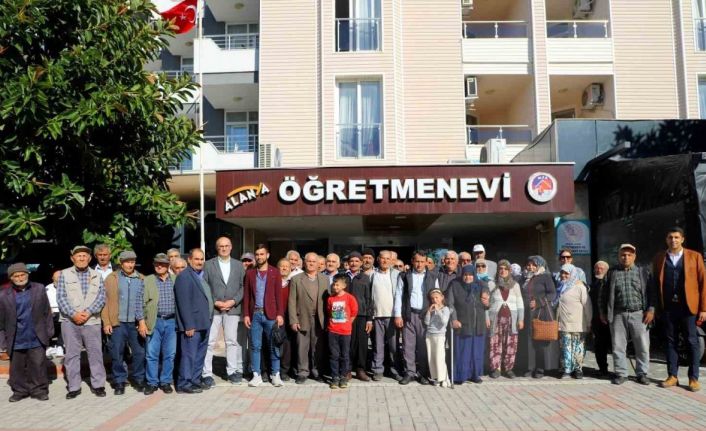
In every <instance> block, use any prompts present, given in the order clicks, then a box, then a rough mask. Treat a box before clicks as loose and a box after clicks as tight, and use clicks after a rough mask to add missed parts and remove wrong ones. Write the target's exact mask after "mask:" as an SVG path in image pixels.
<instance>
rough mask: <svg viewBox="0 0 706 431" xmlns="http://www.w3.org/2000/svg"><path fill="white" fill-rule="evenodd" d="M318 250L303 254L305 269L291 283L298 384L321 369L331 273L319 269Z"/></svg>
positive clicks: (290, 313)
mask: <svg viewBox="0 0 706 431" xmlns="http://www.w3.org/2000/svg"><path fill="white" fill-rule="evenodd" d="M318 265H319V257H318V255H317V254H316V253H313V252H312V253H307V254H306V255H305V256H304V271H305V272H304V273H302V274H299V275H296V276H294V278H292V280H291V282H290V286H289V307H288V309H289V324H290V325H291V327H292V330H293V331H295V332H296V334H297V343H296V344H297V358H298V363H299V366H298V367H297V380H296V383H297V384H302V383H305V382H306V379H307V377H309V376H310V375H311V377H313V378H314V379H318V378H319V377H321V375H320V373H319V371H320V369H321V368H320V366H321V358H322V356H323V355H322V353H323V340H324V337H323V331H324V329H323V328H324V307H325V305H324V303H325V302H326V297H327V296H328V277H327V276H325V275H324V274H322V273H320V272H319V270H318V269H319V268H318Z"/></svg>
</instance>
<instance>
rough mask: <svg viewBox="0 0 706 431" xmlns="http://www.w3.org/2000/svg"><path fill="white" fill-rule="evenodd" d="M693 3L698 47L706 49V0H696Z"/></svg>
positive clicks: (702, 49)
mask: <svg viewBox="0 0 706 431" xmlns="http://www.w3.org/2000/svg"><path fill="white" fill-rule="evenodd" d="M693 5H694V7H693V11H694V36H695V37H696V49H697V50H699V51H706V0H694V3H693Z"/></svg>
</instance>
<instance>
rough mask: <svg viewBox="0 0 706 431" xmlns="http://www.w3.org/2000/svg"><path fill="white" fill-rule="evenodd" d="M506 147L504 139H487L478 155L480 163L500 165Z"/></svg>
mask: <svg viewBox="0 0 706 431" xmlns="http://www.w3.org/2000/svg"><path fill="white" fill-rule="evenodd" d="M506 146H507V144H506V141H505V139H500V138H493V139H488V140H487V141H485V144H483V150H481V153H480V162H481V163H502V162H503V157H504V155H505V147H506Z"/></svg>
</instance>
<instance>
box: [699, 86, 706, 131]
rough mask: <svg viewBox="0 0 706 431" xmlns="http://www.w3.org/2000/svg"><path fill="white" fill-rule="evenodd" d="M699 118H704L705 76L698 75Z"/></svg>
mask: <svg viewBox="0 0 706 431" xmlns="http://www.w3.org/2000/svg"><path fill="white" fill-rule="evenodd" d="M699 118H701V119H702V120H706V76H700V77H699Z"/></svg>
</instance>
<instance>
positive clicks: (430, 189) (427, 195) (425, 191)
mask: <svg viewBox="0 0 706 431" xmlns="http://www.w3.org/2000/svg"><path fill="white" fill-rule="evenodd" d="M417 199H434V179H433V178H417Z"/></svg>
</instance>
